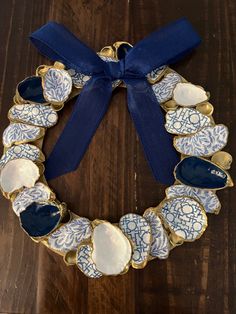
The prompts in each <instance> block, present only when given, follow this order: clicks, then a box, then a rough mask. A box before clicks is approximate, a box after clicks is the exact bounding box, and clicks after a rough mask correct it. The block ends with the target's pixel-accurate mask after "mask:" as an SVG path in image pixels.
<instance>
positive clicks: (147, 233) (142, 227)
mask: <svg viewBox="0 0 236 314" xmlns="http://www.w3.org/2000/svg"><path fill="white" fill-rule="evenodd" d="M119 227H120V229H121V230H122V231H123V233H124V234H125V235H126V236H127V237H128V238H129V239H130V240H131V241H132V242H133V244H134V247H133V255H132V266H133V267H143V265H144V264H145V263H146V261H147V259H148V255H149V252H150V247H151V227H150V225H149V223H148V222H147V220H146V219H145V218H143V217H142V216H140V215H137V214H127V215H124V216H122V217H121V219H120V222H119Z"/></svg>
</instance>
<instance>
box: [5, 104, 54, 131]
mask: <svg viewBox="0 0 236 314" xmlns="http://www.w3.org/2000/svg"><path fill="white" fill-rule="evenodd" d="M8 117H9V119H10V120H11V121H17V122H24V123H28V124H32V125H36V126H42V127H46V128H50V127H52V126H53V125H55V124H56V123H57V119H58V117H57V113H56V111H55V110H53V109H52V108H51V107H50V106H45V105H41V104H22V105H15V106H13V107H11V109H10V110H9V113H8Z"/></svg>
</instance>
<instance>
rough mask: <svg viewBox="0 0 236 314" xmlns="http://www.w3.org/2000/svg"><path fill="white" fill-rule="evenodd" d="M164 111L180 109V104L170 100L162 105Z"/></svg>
mask: <svg viewBox="0 0 236 314" xmlns="http://www.w3.org/2000/svg"><path fill="white" fill-rule="evenodd" d="M162 107H163V109H164V110H166V111H169V110H176V109H177V108H178V104H177V103H176V102H175V101H174V100H169V101H167V102H165V103H164V104H163V105H162Z"/></svg>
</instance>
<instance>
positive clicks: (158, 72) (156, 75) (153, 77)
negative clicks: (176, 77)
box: [147, 65, 167, 82]
mask: <svg viewBox="0 0 236 314" xmlns="http://www.w3.org/2000/svg"><path fill="white" fill-rule="evenodd" d="M166 68H167V66H166V65H162V66H161V67H159V68H156V69H154V70H153V71H152V72H150V73H148V74H147V79H148V80H150V81H153V82H155V81H157V80H159V79H160V78H161V77H162V75H163V74H164V72H165V70H166Z"/></svg>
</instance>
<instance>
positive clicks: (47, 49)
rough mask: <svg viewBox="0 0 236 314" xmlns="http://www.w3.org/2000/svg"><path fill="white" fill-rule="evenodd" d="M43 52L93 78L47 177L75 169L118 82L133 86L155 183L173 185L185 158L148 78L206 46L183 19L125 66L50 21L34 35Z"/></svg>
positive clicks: (135, 51) (131, 98)
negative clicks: (105, 58)
mask: <svg viewBox="0 0 236 314" xmlns="http://www.w3.org/2000/svg"><path fill="white" fill-rule="evenodd" d="M30 39H31V41H32V42H33V44H34V45H35V46H36V47H37V49H38V50H39V51H40V52H41V53H42V54H43V55H45V56H46V57H48V58H49V59H51V60H53V61H60V62H62V63H63V64H65V66H66V67H67V68H72V69H74V70H75V71H77V72H80V73H83V74H86V75H89V76H91V77H92V78H91V79H90V80H89V81H88V83H87V84H86V85H85V86H84V87H83V89H82V91H81V93H80V95H79V97H78V98H77V100H76V103H75V106H74V110H73V113H72V115H71V117H70V119H69V121H68V123H67V125H66V126H65V128H64V130H63V132H62V134H61V135H60V137H59V139H58V141H57V143H56V145H55V147H54V149H53V151H52V153H51V154H50V156H49V158H48V159H47V161H46V171H45V176H46V178H47V179H48V180H49V179H52V178H55V177H57V176H60V175H62V174H65V173H67V172H70V171H73V170H75V169H76V168H77V167H78V165H79V163H80V161H81V159H82V157H83V155H84V153H85V151H86V149H87V146H88V144H89V142H90V141H91V138H92V136H93V134H94V133H95V131H96V129H97V127H98V125H99V123H100V122H101V120H102V118H103V116H104V115H105V113H106V111H107V109H108V106H109V100H110V98H111V94H112V81H114V80H116V79H120V80H122V81H123V82H124V83H125V85H126V87H127V95H128V109H129V112H130V115H131V117H132V120H133V122H134V124H135V127H136V130H137V132H138V135H139V138H140V140H141V142H142V145H143V148H144V152H145V155H146V158H147V160H148V163H149V165H150V167H151V169H152V172H153V174H154V176H155V178H156V179H157V180H159V181H161V182H162V183H165V184H172V183H173V181H174V177H173V169H174V167H175V165H176V164H177V162H178V160H179V157H178V155H177V153H176V151H175V149H174V148H173V143H172V136H171V135H170V134H168V133H167V132H166V130H165V127H164V115H163V112H162V109H161V107H160V105H159V104H158V103H157V100H156V97H155V94H154V93H153V90H152V88H151V85H150V84H149V82H148V81H147V78H146V75H147V74H148V73H150V72H151V71H152V70H154V69H156V68H158V67H160V66H162V65H165V64H171V63H174V62H176V61H177V60H179V59H181V58H182V57H183V56H185V55H186V54H187V53H189V52H190V51H191V50H192V49H193V48H195V47H196V46H197V45H198V44H199V43H200V38H199V36H198V34H197V33H196V32H195V30H194V29H193V28H192V26H191V24H190V23H189V22H188V21H187V20H186V19H184V18H183V19H180V20H177V21H175V22H173V23H171V24H169V25H167V26H165V27H163V28H161V29H159V30H158V31H155V32H153V33H152V34H151V35H149V36H148V37H146V38H144V39H143V40H141V41H140V42H138V43H137V44H136V45H135V46H134V47H133V48H132V49H130V50H129V52H128V53H127V54H126V56H125V57H124V58H123V59H122V60H120V61H119V62H104V61H103V60H101V59H100V58H99V57H98V55H97V54H96V53H95V52H94V51H93V50H91V49H90V48H89V47H87V46H86V45H85V44H84V43H83V42H81V41H80V40H79V39H78V38H76V37H75V36H74V35H73V34H72V33H71V32H70V31H69V30H67V29H66V28H65V27H64V26H62V25H60V24H57V23H55V22H49V23H47V24H46V25H44V26H43V27H41V28H40V29H38V30H37V31H35V32H34V33H32V35H31V36H30Z"/></svg>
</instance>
